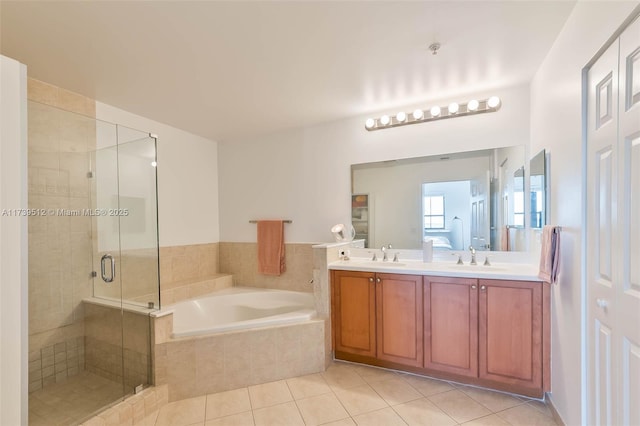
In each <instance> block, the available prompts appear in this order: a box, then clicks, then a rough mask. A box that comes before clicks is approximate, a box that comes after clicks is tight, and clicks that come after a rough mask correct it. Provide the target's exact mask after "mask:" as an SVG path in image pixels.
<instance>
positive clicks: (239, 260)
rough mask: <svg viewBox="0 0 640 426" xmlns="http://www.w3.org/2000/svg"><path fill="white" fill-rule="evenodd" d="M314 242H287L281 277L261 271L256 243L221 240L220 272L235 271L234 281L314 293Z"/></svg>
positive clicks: (247, 284) (232, 272)
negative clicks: (284, 265) (283, 270)
mask: <svg viewBox="0 0 640 426" xmlns="http://www.w3.org/2000/svg"><path fill="white" fill-rule="evenodd" d="M311 247H312V244H295V243H291V244H285V263H286V271H285V272H284V273H283V274H282V275H280V276H278V277H274V276H267V275H261V274H259V273H258V245H257V243H230V242H222V243H220V271H221V272H224V273H227V274H232V275H233V280H234V284H236V285H243V286H249V287H260V288H275V289H279V290H292V291H305V292H312V291H313V286H312V284H310V282H309V281H310V280H311V279H312V278H313V250H312V248H311Z"/></svg>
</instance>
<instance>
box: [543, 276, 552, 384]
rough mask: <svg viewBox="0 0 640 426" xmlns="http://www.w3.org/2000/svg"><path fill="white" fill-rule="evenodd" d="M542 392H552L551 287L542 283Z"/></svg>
mask: <svg viewBox="0 0 640 426" xmlns="http://www.w3.org/2000/svg"><path fill="white" fill-rule="evenodd" d="M542 390H543V391H545V392H551V285H550V284H549V283H546V282H543V283H542Z"/></svg>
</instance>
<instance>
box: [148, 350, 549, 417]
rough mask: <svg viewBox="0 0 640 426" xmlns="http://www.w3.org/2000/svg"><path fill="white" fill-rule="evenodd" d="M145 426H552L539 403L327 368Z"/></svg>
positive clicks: (181, 407)
mask: <svg viewBox="0 0 640 426" xmlns="http://www.w3.org/2000/svg"><path fill="white" fill-rule="evenodd" d="M145 421H146V426H187V425H198V426H226V425H228V426H250V425H255V426H262V425H268V426H277V425H286V426H289V425H292V426H293V425H301V426H305V425H306V426H315V425H331V426H354V425H360V426H363V425H371V426H393V425H419V426H427V425H443V426H444V425H457V424H464V425H487V426H489V425H491V426H500V425H515V426H517V425H536V426H537V425H540V426H544V425H556V423H555V421H554V419H553V417H552V414H551V411H550V410H549V409H548V407H547V406H546V405H545V404H544V403H543V402H540V401H537V400H532V399H527V398H524V397H519V396H514V395H509V394H503V393H499V392H493V391H489V390H486V389H479V388H474V387H470V386H464V385H461V384H457V383H452V382H446V381H440V380H434V379H429V378H425V377H419V376H413V375H409V374H403V373H397V372H393V371H388V370H382V369H378V368H374V367H368V366H363V365H355V364H349V363H343V362H334V363H333V364H332V365H331V366H330V367H329V368H328V369H327V371H325V372H324V373H319V374H312V375H309V376H302V377H296V378H293V379H288V380H281V381H277V382H271V383H266V384H262V385H256V386H249V387H247V388H241V389H236V390H231V391H227V392H220V393H215V394H210V395H206V396H200V397H196V398H191V399H185V400H181V401H176V402H172V403H169V404H167V405H165V406H164V407H162V408H161V409H160V410H158V412H156V413H154V414H153V415H151V416H148V417H147V419H145Z"/></svg>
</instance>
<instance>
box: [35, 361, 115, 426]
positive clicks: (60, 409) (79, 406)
mask: <svg viewBox="0 0 640 426" xmlns="http://www.w3.org/2000/svg"><path fill="white" fill-rule="evenodd" d="M122 393H123V386H122V383H116V382H112V381H111V380H108V379H105V378H104V377H100V376H98V375H96V374H93V373H89V372H87V371H84V372H82V373H80V374H78V375H76V376H73V377H70V378H68V379H67V380H65V381H64V382H61V383H56V384H53V385H49V386H46V387H45V388H43V389H39V390H37V391H35V392H33V393H31V394H30V395H29V425H30V426H40V425H43V426H44V425H46V426H54V425H74V424H78V423H80V422H81V421H82V420H84V419H85V418H87V417H88V416H89V415H91V414H92V413H94V412H96V411H98V410H99V409H101V408H102V407H104V406H106V405H109V404H111V403H113V402H116V401H118V400H119V399H120V398H122Z"/></svg>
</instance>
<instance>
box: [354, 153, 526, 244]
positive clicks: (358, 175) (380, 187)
mask: <svg viewBox="0 0 640 426" xmlns="http://www.w3.org/2000/svg"><path fill="white" fill-rule="evenodd" d="M524 164H525V149H524V146H512V147H505V148H498V149H490V150H481V151H471V152H462V153H454V154H446V155H435V156H429V157H419V158H408V159H400V160H391V161H382V162H376V163H365V164H354V165H352V166H351V192H352V197H351V211H352V224H353V226H354V228H355V230H356V238H358V239H364V240H365V245H366V247H374V248H379V247H381V246H382V245H386V244H392V245H393V246H394V247H395V248H399V249H421V248H422V243H423V241H426V240H433V244H434V248H435V249H439V250H466V249H468V248H469V246H473V247H474V248H476V249H477V250H502V251H505V250H511V251H513V250H518V251H520V250H526V243H525V241H526V239H525V236H524V232H523V230H524V224H525V214H526V212H525V190H524V176H525V169H524Z"/></svg>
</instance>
